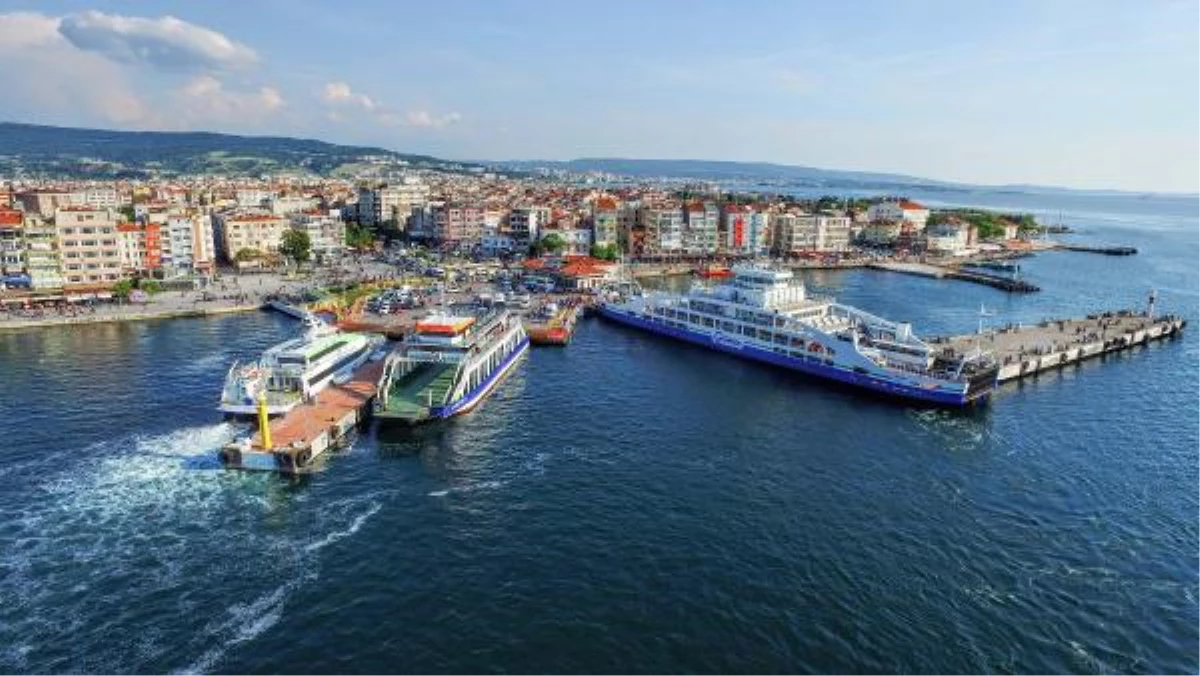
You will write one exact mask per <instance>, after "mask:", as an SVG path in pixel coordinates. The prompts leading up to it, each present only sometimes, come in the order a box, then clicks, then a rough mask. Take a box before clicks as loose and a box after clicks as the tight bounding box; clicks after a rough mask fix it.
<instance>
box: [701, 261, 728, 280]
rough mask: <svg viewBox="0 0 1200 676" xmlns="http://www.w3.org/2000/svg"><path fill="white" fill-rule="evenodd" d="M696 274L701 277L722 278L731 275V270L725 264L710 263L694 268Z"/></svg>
mask: <svg viewBox="0 0 1200 676" xmlns="http://www.w3.org/2000/svg"><path fill="white" fill-rule="evenodd" d="M696 274H697V275H700V276H701V277H708V278H715V279H723V278H725V277H732V276H733V270H730V269H729V267H728V266H725V265H718V264H716V263H711V264H709V265H705V266H703V267H699V268H696Z"/></svg>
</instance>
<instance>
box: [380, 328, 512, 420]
mask: <svg viewBox="0 0 1200 676" xmlns="http://www.w3.org/2000/svg"><path fill="white" fill-rule="evenodd" d="M528 349H529V338H528V336H526V335H525V329H524V328H523V327H522V326H521V320H520V318H519V317H517V316H515V315H513V314H512V313H511V312H508V311H507V310H499V311H496V310H491V311H485V312H483V313H482V314H479V315H451V314H443V313H434V314H432V315H430V316H428V317H426V318H424V319H422V320H420V321H419V322H417V324H416V327H415V329H414V331H413V333H411V334H410V335H408V336H406V337H405V339H404V340H403V341H402V342H401V343H400V344H399V345H397V346H396V348H395V349H394V350H393V351H392V353H391V354H390V355H388V358H387V360H386V361H385V362H384V367H383V374H382V375H381V376H380V380H379V388H378V394H377V395H376V397H375V417H376V418H379V419H380V420H381V421H384V422H404V423H409V424H413V423H419V422H423V421H426V420H436V419H439V418H449V417H452V416H456V415H460V414H463V413H466V412H468V411H470V410H471V409H473V408H474V407H475V406H476V405H478V404H479V402H481V401H483V400H484V399H485V398H486V397H487V396H488V394H490V393H491V391H492V390H493V388H495V387H496V385H497V384H498V383H499V382H500V380H502V379H503V378H504V376H505V375H506V374H507V373H508V372H509V371H511V370H512V368H513V367H514V366H515V365H516V363H517V361H518V360H519V359H520V358H521V356H522V355H523V354H525V352H526V351H527V350H528Z"/></svg>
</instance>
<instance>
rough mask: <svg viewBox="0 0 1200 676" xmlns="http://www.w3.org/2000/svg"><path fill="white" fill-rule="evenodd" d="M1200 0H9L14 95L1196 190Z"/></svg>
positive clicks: (464, 149)
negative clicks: (590, 0) (588, 0)
mask: <svg viewBox="0 0 1200 676" xmlns="http://www.w3.org/2000/svg"><path fill="white" fill-rule="evenodd" d="M1198 6H1200V3H1198V2H1197V1H1196V0H1163V1H1147V2H1140V1H1139V2H1129V1H1127V0H1115V1H1108V0H1095V1H1092V0H981V1H979V2H962V1H961V0H956V1H952V2H951V1H945V2H942V1H939V2H933V1H924V0H907V1H905V2H888V1H884V0H842V1H840V2H824V3H819V2H797V1H795V0H779V1H777V2H769V1H762V2H759V1H757V0H739V1H737V2H732V1H730V0H688V1H682V0H679V1H677V0H656V1H655V2H642V1H634V0H612V1H610V2H604V3H584V2H563V1H562V0H558V1H552V0H546V1H544V2H533V1H529V2H522V1H518V0H486V1H485V0H478V1H475V2H465V1H459V0H439V2H421V3H415V2H404V1H402V0H353V1H350V2H332V1H324V2H317V1H314V0H252V1H250V2H234V1H226V0H220V1H219V2H201V1H199V0H196V1H194V2H174V1H171V0H155V1H149V0H146V1H139V0H126V1H120V2H114V1H111V0H110V1H103V0H93V1H92V2H68V1H56V0H42V1H39V2H30V1H18V0H0V120H8V121H18V122H31V123H41V124H55V125H66V126H89V127H101V128H112V129H155V130H206V131H222V132H230V133H243V134H269V135H285V136H300V137H305V138H318V139H322V140H327V141H332V142H336V143H354V144H366V145H372V146H379V147H383V148H389V149H392V150H399V151H402V152H413V153H422V154H430V155H435V156H439V157H444V158H449V159H477V160H506V159H544V160H556V159H572V158H578V157H632V158H656V159H712V160H739V161H764V162H777V163H781V164H793V165H803V166H812V167H820V168H826V169H847V170H858V171H881V172H891V173H902V174H909V175H913V176H921V177H926V178H934V179H942V180H950V181H961V182H967V183H980V184H1036V185H1055V186H1066V187H1077V188H1094V189H1123V190H1132V191H1163V192H1188V193H1192V192H1196V191H1197V190H1198V187H1200V171H1198V168H1200V41H1198V34H1200V9H1198ZM2 152H3V149H2V148H0V153H2Z"/></svg>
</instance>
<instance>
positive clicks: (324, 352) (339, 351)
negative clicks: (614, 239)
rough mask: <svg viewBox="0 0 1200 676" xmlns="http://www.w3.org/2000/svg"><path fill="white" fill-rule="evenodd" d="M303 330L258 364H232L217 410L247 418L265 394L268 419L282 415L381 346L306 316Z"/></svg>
mask: <svg viewBox="0 0 1200 676" xmlns="http://www.w3.org/2000/svg"><path fill="white" fill-rule="evenodd" d="M304 326H305V332H304V335H303V336H301V337H300V338H293V339H292V340H288V341H285V342H283V343H280V344H278V345H275V346H274V347H271V348H270V349H268V350H267V351H266V352H263V354H262V356H261V357H260V358H259V359H258V361H255V362H250V363H247V364H238V363H237V362H234V364H233V366H231V367H230V368H229V373H228V374H227V375H226V376H225V386H224V387H223V388H222V389H221V404H220V406H219V407H218V408H219V409H220V410H221V411H224V412H225V413H227V414H230V415H237V416H243V415H253V414H255V413H257V411H258V398H259V396H260V395H261V394H265V395H266V398H267V413H268V415H282V414H284V413H287V412H288V411H290V410H292V409H293V408H294V407H295V406H296V405H297V404H299V403H300V402H301V401H304V399H306V398H308V397H312V396H315V395H316V394H317V393H318V392H320V391H321V390H323V389H325V387H326V386H327V385H329V383H330V381H332V380H333V379H334V378H336V377H337V376H338V375H339V374H343V375H349V374H350V373H351V372H352V371H353V370H354V369H355V368H357V367H358V366H360V365H361V364H362V363H363V362H365V361H366V360H367V358H368V357H370V356H371V352H372V350H374V349H375V348H377V347H379V346H380V345H382V343H383V337H382V336H372V335H366V334H361V333H343V332H341V331H339V330H338V329H337V327H334V326H331V325H329V324H326V323H325V322H323V321H321V320H320V319H319V318H317V317H316V316H314V315H312V314H311V313H306V314H305V315H304Z"/></svg>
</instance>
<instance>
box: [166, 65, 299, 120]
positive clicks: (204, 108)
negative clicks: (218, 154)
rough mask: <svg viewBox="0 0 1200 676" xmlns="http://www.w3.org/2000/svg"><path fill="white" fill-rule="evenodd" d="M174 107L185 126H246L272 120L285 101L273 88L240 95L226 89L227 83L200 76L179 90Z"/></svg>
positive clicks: (264, 88)
mask: <svg viewBox="0 0 1200 676" xmlns="http://www.w3.org/2000/svg"><path fill="white" fill-rule="evenodd" d="M173 104H174V106H173V107H177V108H178V115H179V116H180V119H179V121H180V122H182V123H184V125H185V126H192V125H205V124H212V123H223V124H236V125H245V124H247V123H255V122H260V121H263V120H267V119H270V118H271V117H272V116H273V115H275V114H276V113H277V112H279V110H280V109H282V108H283V107H284V105H285V101H284V100H283V96H282V95H281V94H280V93H279V92H278V91H277V90H275V89H273V88H271V87H262V88H260V89H259V90H258V91H249V92H239V91H233V90H227V89H225V85H224V83H222V82H221V81H220V80H218V79H217V78H215V77H213V76H211V75H199V76H197V77H196V78H194V79H193V80H192V81H191V82H189V83H188V84H187V85H185V86H184V87H183V88H182V89H180V90H179V92H178V94H177V95H176V96H175V97H174V101H173Z"/></svg>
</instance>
